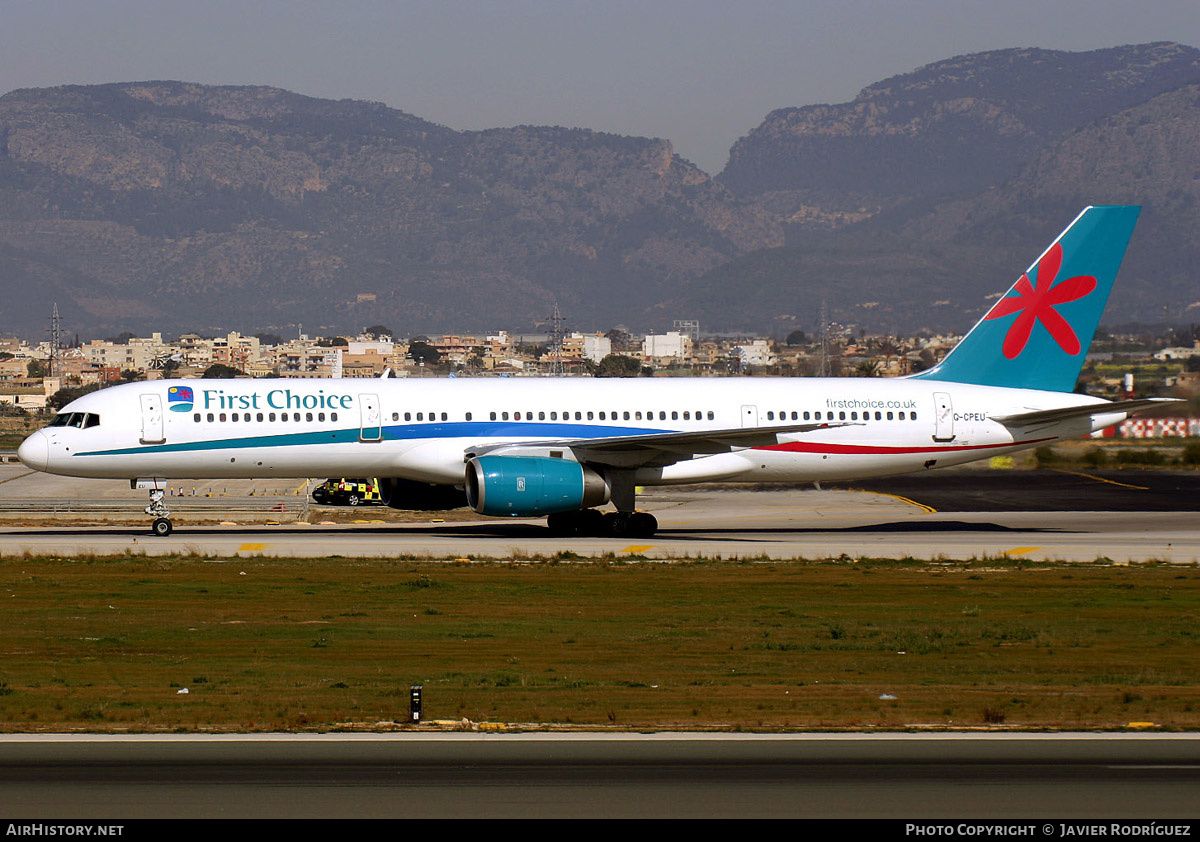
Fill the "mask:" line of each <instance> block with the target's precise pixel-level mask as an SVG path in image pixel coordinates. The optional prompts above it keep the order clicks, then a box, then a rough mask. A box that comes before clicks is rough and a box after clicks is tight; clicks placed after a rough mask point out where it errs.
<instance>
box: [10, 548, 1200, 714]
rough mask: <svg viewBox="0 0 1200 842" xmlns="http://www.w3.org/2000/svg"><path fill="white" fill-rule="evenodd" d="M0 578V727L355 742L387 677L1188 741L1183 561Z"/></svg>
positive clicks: (565, 697) (617, 700)
mask: <svg viewBox="0 0 1200 842" xmlns="http://www.w3.org/2000/svg"><path fill="white" fill-rule="evenodd" d="M0 579H2V580H3V591H2V598H3V599H4V604H3V608H4V611H3V613H2V614H0V651H2V652H3V660H2V661H0V730H6V731H31V730H39V731H40V730H46V731H62V730H75V729H82V730H88V731H118V730H121V731H123V730H132V731H162V730H187V731H191V730H221V731H225V730H234V731H257V730H282V729H308V730H326V729H332V728H339V727H353V728H371V727H376V726H377V724H378V723H380V722H386V721H390V720H397V721H404V720H405V719H406V716H407V704H408V701H407V697H408V687H409V685H410V684H422V685H423V686H424V698H425V719H426V721H428V720H432V719H456V720H457V719H462V718H467V719H469V720H472V721H474V722H480V721H492V722H507V723H549V724H572V725H590V726H604V727H619V728H709V727H718V728H741V729H764V730H769V729H810V728H829V729H843V728H895V729H899V728H906V727H922V726H930V725H932V726H936V727H983V726H1004V727H1014V726H1015V727H1019V728H1042V727H1046V728H1059V727H1061V728H1118V727H1125V726H1126V725H1127V724H1128V723H1131V722H1147V721H1148V722H1154V723H1156V724H1158V725H1161V726H1162V727H1166V728H1180V729H1195V728H1197V727H1200V698H1197V689H1196V678H1197V657H1196V655H1197V643H1198V641H1200V624H1198V622H1197V621H1198V620H1200V570H1197V569H1196V568H1192V567H1188V568H1183V569H1180V568H1177V567H1167V566H1165V565H1163V566H1155V565H1149V566H1138V567H1109V566H1101V565H1089V566H1070V567H1067V566H1062V565H1055V566H1038V565H1030V564H1027V563H1019V562H1013V563H1010V562H994V563H993V562H973V563H969V564H954V563H947V564H928V563H915V562H914V563H903V562H865V561H864V562H795V563H753V564H751V563H740V564H739V563H728V562H725V563H722V562H693V563H677V564H662V563H644V562H634V563H625V562H617V561H613V560H592V561H585V560H576V559H567V560H551V561H542V562H537V563H520V564H518V563H512V564H502V563H486V564H483V563H472V564H466V563H445V562H443V563H433V562H413V561H379V560H355V559H329V560H320V561H310V560H278V559H257V558H256V559H228V560H214V559H201V558H177V559H170V560H161V559H148V558H141V557H131V558H124V559H111V560H110V559H104V560H100V559H96V560H73V559H53V558H24V559H19V558H18V559H4V560H2V561H0ZM184 689H186V690H187V691H188V692H187V693H182V692H180V691H181V690H184ZM892 697H894V698H892Z"/></svg>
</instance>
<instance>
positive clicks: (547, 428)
mask: <svg viewBox="0 0 1200 842" xmlns="http://www.w3.org/2000/svg"><path fill="white" fill-rule="evenodd" d="M250 423H254V422H253V421H252V422H250ZM670 432H676V431H675V430H660V429H654V428H646V427H610V426H606V425H592V424H561V423H559V424H556V423H553V422H544V421H534V422H524V421H442V422H438V423H434V424H401V425H391V426H384V427H383V438H384V440H385V441H404V440H411V439H455V438H480V439H497V438H499V439H505V438H514V439H516V438H553V439H587V438H607V437H609V436H639V435H642V436H644V435H652V434H655V433H670ZM359 433H360V428H358V427H350V428H344V429H341V430H321V431H317V432H311V431H310V432H303V433H282V434H277V435H271V436H249V437H245V436H244V437H239V438H231V439H213V440H208V441H193V442H179V443H176V444H153V445H145V446H142V447H122V448H116V449H113V450H93V451H89V452H86V453H83V452H81V453H76V454H75V455H76V456H129V455H134V454H142V453H187V452H190V451H204V450H225V449H230V450H235V449H243V448H249V447H301V446H307V445H320V444H346V443H349V442H357V441H358V440H359V438H358V437H359ZM369 443H371V444H374V443H376V442H374V441H372V442H369Z"/></svg>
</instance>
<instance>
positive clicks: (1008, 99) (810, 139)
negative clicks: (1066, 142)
mask: <svg viewBox="0 0 1200 842" xmlns="http://www.w3.org/2000/svg"><path fill="white" fill-rule="evenodd" d="M1195 81H1200V50H1197V49H1194V48H1192V47H1185V46H1181V45H1179V44H1168V43H1158V44H1142V45H1135V46H1127V47H1115V48H1112V49H1105V50H1095V51H1092V52H1083V53H1070V52H1061V51H1054V50H1038V49H1013V50H999V51H995V52H988V53H976V54H973V55H967V56H958V57H956V58H951V59H947V60H945V61H940V62H937V63H935V64H930V65H928V66H926V67H922V68H920V69H918V70H915V71H913V72H912V73H907V74H904V75H902V76H896V77H893V78H891V79H885V80H884V81H882V82H877V83H875V84H873V85H871V86H869V87H867V88H865V89H863V91H862V92H861V93H860V94H859V95H858V96H857V97H856V98H855V99H854V100H853V101H852V102H847V103H842V104H839V105H810V106H805V107H802V108H784V109H780V110H778V111H774V112H772V113H771V114H769V115H768V116H767V118H766V120H764V122H763V123H762V125H760V126H759V127H758V128H756V129H754V130H753V131H752V132H750V134H748V135H747V136H745V137H743V138H742V139H741V140H739V141H738V142H737V144H735V145H734V147H733V149H732V151H731V153H730V160H729V164H728V166H727V167H726V169H725V171H724V172H723V173H721V175H720V180H721V181H722V182H723V183H724V184H727V185H728V186H729V187H731V188H733V189H734V190H735V191H737V192H739V193H741V194H743V195H753V196H756V197H759V199H760V200H761V201H762V202H763V204H764V206H766V207H768V208H770V209H771V210H772V212H774V213H775V214H777V215H778V216H779V217H780V218H782V219H784V220H786V221H788V222H790V223H792V224H794V225H796V226H800V227H813V226H816V227H828V228H836V227H839V226H843V225H846V224H852V223H854V222H858V221H861V220H862V219H865V218H867V217H869V216H871V215H873V214H875V213H878V212H880V211H883V210H887V209H889V208H894V207H897V206H900V205H903V204H905V203H910V202H913V201H928V200H930V199H936V198H940V197H945V196H950V195H963V194H969V193H974V192H977V191H979V190H983V189H986V188H988V187H991V186H995V185H998V184H1001V183H1003V182H1004V181H1006V180H1008V179H1010V178H1012V177H1014V176H1015V175H1016V174H1017V173H1018V172H1019V171H1020V170H1021V168H1022V167H1024V166H1025V165H1026V164H1027V163H1028V161H1029V159H1030V158H1031V157H1032V156H1033V155H1035V154H1037V153H1038V152H1039V151H1040V150H1041V149H1043V148H1044V147H1045V146H1046V145H1048V144H1050V143H1052V142H1054V141H1055V140H1058V139H1060V138H1062V137H1063V136H1065V135H1066V134H1067V133H1069V132H1071V131H1074V130H1076V129H1079V128H1081V127H1083V126H1086V125H1089V124H1091V123H1093V122H1095V121H1096V120H1098V119H1100V118H1102V117H1105V116H1107V115H1110V114H1115V113H1117V112H1120V111H1123V110H1125V109H1127V108H1130V107H1132V106H1134V105H1137V104H1139V103H1142V102H1145V101H1147V100H1149V99H1151V98H1152V97H1154V96H1156V95H1158V94H1160V93H1163V92H1165V91H1169V90H1173V89H1175V88H1178V87H1179V86H1180V85H1184V84H1187V83H1189V82H1195Z"/></svg>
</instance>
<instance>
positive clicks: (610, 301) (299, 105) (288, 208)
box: [0, 82, 782, 332]
mask: <svg viewBox="0 0 1200 842" xmlns="http://www.w3.org/2000/svg"><path fill="white" fill-rule="evenodd" d="M781 243H782V235H781V232H780V228H779V226H778V225H777V224H776V223H775V222H774V221H773V220H772V219H771V218H770V217H769V215H768V214H767V213H765V212H764V211H761V210H759V209H757V208H755V207H753V206H751V205H750V204H749V203H747V202H744V201H742V200H739V199H738V198H736V197H735V196H733V195H732V194H731V193H730V191H729V190H728V189H727V188H725V187H723V186H721V185H719V184H717V183H715V182H714V181H713V180H712V179H711V178H710V177H709V176H708V175H706V174H705V173H704V172H702V171H700V170H698V169H697V168H695V167H694V166H692V165H691V164H689V163H687V162H686V161H684V160H682V159H680V158H679V157H678V156H676V155H675V154H674V153H673V151H672V148H671V145H670V143H668V142H666V141H663V140H652V139H646V138H632V137H621V136H617V135H609V134H600V133H596V132H590V131H578V130H567V129H557V128H534V127H517V128H512V129H494V130H490V131H483V132H456V131H452V130H450V129H448V128H445V127H443V126H438V125H435V124H432V123H429V122H426V121H424V120H421V119H419V118H417V117H414V116H412V115H409V114H405V113H403V112H401V111H396V110H394V109H390V108H386V107H384V106H382V105H378V104H372V103H364V102H350V101H340V102H333V101H327V100H319V99H312V98H308V97H303V96H299V95H296V94H292V93H289V92H287V91H281V90H277V89H272V88H234V87H205V86H201V85H191V84H183V83H178V82H152V83H138V84H119V85H100V86H88V87H63V88H54V89H39V90H22V91H15V92H13V93H10V94H8V95H6V96H4V97H0V284H3V289H4V290H5V300H4V302H3V304H0V329H5V330H25V331H27V332H28V331H30V330H34V331H37V330H40V328H41V327H42V326H43V324H44V320H45V315H46V313H48V312H49V306H50V302H51V301H53V300H57V301H58V303H59V305H60V309H61V310H62V311H63V314H64V317H65V319H66V320H67V323H68V324H70V325H71V327H72V329H74V330H81V331H84V332H95V331H103V330H114V329H119V328H120V329H123V328H131V329H139V328H144V327H149V326H151V325H154V326H158V327H162V328H164V329H167V330H171V329H188V328H203V327H206V326H210V325H211V326H221V327H242V328H251V327H262V326H266V325H287V324H295V323H303V324H305V325H306V326H309V327H312V328H316V327H318V326H332V327H338V328H342V329H354V328H360V327H362V325H363V324H373V323H381V322H382V323H386V324H389V325H392V326H393V327H396V328H397V329H401V330H409V329H413V330H416V329H419V330H430V331H432V330H442V329H454V328H456V327H471V328H473V329H480V328H484V327H487V326H497V327H498V326H509V327H520V326H525V325H531V324H532V323H533V321H534V320H535V319H538V318H542V317H544V316H546V315H548V314H549V312H550V310H551V307H552V304H553V302H554V301H556V300H557V301H558V302H559V303H560V306H561V307H562V308H563V310H564V311H566V312H569V313H572V314H573V315H575V316H576V317H577V318H587V319H590V320H593V321H594V322H595V324H597V325H605V324H608V323H611V322H615V321H620V320H629V314H630V313H635V314H636V313H640V312H641V311H643V310H644V309H645V308H646V307H648V306H650V305H652V304H653V303H655V302H657V301H660V300H662V299H663V298H665V297H667V296H668V295H670V294H671V293H672V292H673V291H675V290H678V289H679V288H680V287H681V286H686V285H687V284H688V283H689V282H691V281H692V280H693V279H695V278H696V277H699V276H700V275H702V274H704V273H705V272H707V271H708V270H710V269H712V268H713V267H715V266H717V265H720V264H721V263H724V262H726V261H727V260H729V259H730V258H732V257H735V256H738V255H740V254H745V253H748V252H751V251H754V250H756V249H760V248H769V247H772V246H777V245H779V244H781ZM610 320H611V321H610Z"/></svg>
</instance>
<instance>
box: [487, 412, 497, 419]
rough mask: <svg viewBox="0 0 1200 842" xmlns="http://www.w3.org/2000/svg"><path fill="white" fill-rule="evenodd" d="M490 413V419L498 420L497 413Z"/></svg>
mask: <svg viewBox="0 0 1200 842" xmlns="http://www.w3.org/2000/svg"><path fill="white" fill-rule="evenodd" d="M488 415H489V420H491V421H495V420H496V413H494V412H492V413H489V414H488Z"/></svg>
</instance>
